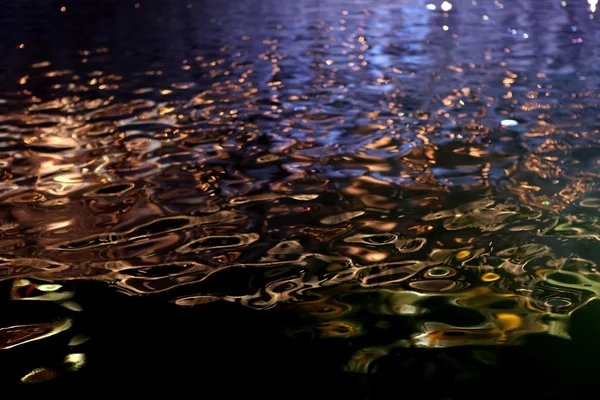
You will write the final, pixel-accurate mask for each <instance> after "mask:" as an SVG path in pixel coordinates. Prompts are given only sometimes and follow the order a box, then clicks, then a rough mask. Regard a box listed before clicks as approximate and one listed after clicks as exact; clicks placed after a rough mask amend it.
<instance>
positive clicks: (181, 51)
mask: <svg viewBox="0 0 600 400" xmlns="http://www.w3.org/2000/svg"><path fill="white" fill-rule="evenodd" d="M5 3H6V4H4V7H3V10H5V11H6V12H5V13H3V14H2V15H1V16H0V22H1V23H2V24H3V27H2V28H0V29H1V30H2V32H3V33H4V37H5V39H3V41H2V43H1V44H0V49H1V50H2V54H3V55H4V56H5V57H3V59H2V60H1V61H0V70H1V71H2V72H3V74H2V77H1V78H0V180H1V181H2V185H1V186H0V195H1V198H0V204H1V207H0V262H1V263H0V276H1V277H2V280H4V281H6V282H7V286H6V288H7V292H6V293H9V292H10V299H11V300H10V302H6V304H5V307H7V308H8V309H12V308H13V307H19V308H18V310H19V318H17V319H18V320H19V321H22V320H27V317H26V316H27V312H21V310H22V309H21V308H20V307H22V306H20V305H19V306H17V305H16V304H17V303H18V304H21V303H23V302H22V301H21V300H35V301H46V302H47V303H48V304H52V305H53V307H54V306H55V307H54V308H51V309H50V308H48V309H46V308H44V309H43V311H41V313H40V314H39V315H38V314H37V313H38V311H35V313H36V317H35V318H32V320H31V321H28V322H26V323H25V322H19V323H18V324H17V323H12V322H10V321H8V319H7V320H5V321H3V325H2V326H1V327H0V349H10V348H13V347H16V346H19V347H25V346H28V343H29V342H31V341H35V340H38V339H44V338H47V337H50V336H54V335H57V336H61V335H66V336H65V338H66V339H64V340H63V342H64V343H62V342H61V343H62V344H61V346H62V347H60V348H61V349H62V350H60V351H59V353H60V357H58V356H56V357H55V360H54V361H53V362H52V363H51V365H37V364H35V361H36V360H35V357H33V356H27V357H28V361H29V358H31V360H30V361H31V365H29V367H28V368H29V370H30V371H21V372H23V373H21V380H22V381H23V382H38V381H46V380H52V379H55V378H56V377H58V376H60V375H63V374H68V373H71V372H74V371H75V370H78V369H80V368H85V365H84V364H85V362H86V357H85V356H84V355H83V353H77V352H75V353H72V354H69V352H70V351H71V350H70V348H71V347H73V346H80V345H81V346H90V347H89V348H90V350H89V351H90V352H92V353H93V352H94V347H93V343H94V334H95V332H94V331H93V330H92V331H91V332H88V333H87V334H86V335H83V336H82V335H81V334H80V333H79V332H78V331H77V329H76V327H77V321H78V319H80V318H83V319H85V317H84V316H85V315H86V307H85V304H83V303H81V302H80V301H78V299H77V296H79V295H80V294H81V292H86V291H87V290H92V289H87V288H86V286H85V284H87V283H94V282H95V283H98V282H100V283H101V284H102V285H103V286H110V287H112V288H113V289H114V290H116V291H118V292H119V293H120V294H119V295H118V296H119V297H120V298H121V297H123V298H125V297H127V296H133V297H142V298H144V299H146V298H148V299H151V300H148V303H147V305H146V306H144V305H143V304H144V303H142V306H141V310H145V311H144V312H149V313H150V311H148V308H149V307H153V304H155V303H154V302H155V301H156V302H158V303H169V304H171V305H173V306H174V307H182V308H189V307H193V308H194V309H196V308H198V309H199V311H198V313H202V311H201V310H202V308H203V307H210V306H212V305H214V304H218V303H227V304H229V303H232V304H230V305H231V308H227V310H229V312H232V313H233V312H234V311H232V310H238V309H240V308H244V307H246V308H250V309H255V310H260V312H261V313H262V314H261V318H265V319H266V320H269V319H270V318H273V319H276V318H280V314H281V313H284V314H285V315H286V316H287V319H285V320H284V321H285V322H283V323H281V324H279V325H278V327H277V328H276V330H277V332H280V333H281V334H282V335H287V336H289V337H291V338H294V340H299V341H311V343H313V342H314V343H319V341H322V340H334V339H335V340H342V341H346V342H347V343H348V347H347V348H346V349H345V350H344V352H345V353H344V356H342V357H340V359H339V360H338V359H336V363H337V364H336V365H335V368H336V369H338V370H341V371H345V373H349V374H352V373H358V374H371V373H376V372H377V371H380V370H386V368H389V365H390V363H393V361H390V360H393V358H394V354H397V352H398V351H400V350H401V349H418V348H448V347H453V346H490V345H492V346H495V345H519V344H522V343H523V340H524V338H526V337H527V336H530V335H539V334H541V335H550V336H554V337H556V338H559V339H561V340H565V341H566V340H571V339H572V338H571V330H570V328H569V326H570V325H569V324H570V320H571V316H572V314H573V313H574V312H575V311H577V310H578V309H581V308H582V307H584V306H586V305H587V304H588V303H590V302H591V301H592V300H594V299H596V298H597V297H598V295H599V294H600V274H599V273H598V271H597V270H596V268H597V263H598V260H599V259H600V253H599V252H598V251H596V250H595V247H596V246H597V245H598V242H597V241H598V240H599V239H600V224H599V223H598V218H599V215H600V214H599V213H598V208H599V207H600V190H599V188H598V176H599V174H600V142H599V140H598V138H599V137H600V131H599V129H600V125H599V124H598V104H599V93H598V72H597V66H598V65H599V63H600V57H599V54H600V47H599V42H598V40H599V34H598V32H600V30H598V26H597V25H598V24H597V22H596V19H595V17H596V15H595V6H594V5H593V4H592V6H591V8H592V9H590V4H588V3H587V2H585V1H583V0H582V1H569V2H568V4H566V3H565V4H566V5H561V3H560V2H558V1H541V0H540V1H536V0H528V1H525V0H522V1H508V0H507V1H505V2H503V3H500V2H495V3H492V2H484V1H479V3H481V4H479V3H478V2H475V1H473V2H471V1H462V0H461V1H458V0H456V1H453V2H451V3H452V4H451V5H452V7H451V9H448V3H444V4H445V5H444V9H447V12H444V11H442V10H441V8H440V7H442V4H441V3H439V4H438V3H437V2H431V3H432V4H434V5H435V6H436V9H435V10H432V9H431V8H433V7H431V6H427V4H428V2H424V1H419V0H404V1H400V2H398V1H388V0H381V1H377V2H368V1H363V0H357V1H353V2H348V3H346V4H344V3H342V2H335V1H333V2H326V3H325V2H320V1H313V0H302V1H298V2H294V3H290V4H286V5H285V6H284V5H283V4H282V3H280V2H279V3H277V2H272V1H267V0H264V1H258V0H250V1H245V2H235V4H234V2H231V4H229V3H227V2H225V3H227V4H221V3H223V2H220V3H219V2H213V1H200V0H198V1H191V2H189V3H181V4H179V3H178V4H175V2H149V3H145V2H144V1H140V2H139V3H134V2H130V3H118V4H117V3H116V2H106V3H103V4H102V5H101V6H99V7H100V9H101V10H103V12H102V13H98V14H97V15H96V14H94V17H92V16H91V15H92V11H91V10H90V8H89V7H90V6H89V4H88V5H86V3H85V2H80V3H75V2H73V3H64V5H57V4H56V3H48V4H38V3H39V2H36V1H26V2H18V3H17V2H14V3H7V2H5ZM592 3H593V2H592ZM61 7H65V9H64V10H62V11H61ZM24 15H25V16H29V17H30V19H29V20H25V18H24ZM156 299H158V300H156ZM94 301H95V302H97V303H102V301H103V300H102V299H101V298H98V299H95V300H94ZM120 301H126V300H120ZM31 304H40V303H37V302H31ZM31 307H32V308H31V309H34V308H35V307H37V306H34V305H31ZM145 307H146V308H145ZM23 310H24V309H23ZM28 310H29V308H28ZM36 310H37V309H36ZM58 310H60V311H58ZM278 313H279V314H278ZM92 315H93V314H92ZM196 315H197V314H194V318H197V316H196ZM199 315H201V314H199ZM63 316H64V317H63ZM88 318H94V317H93V316H91V317H88ZM190 318H191V317H190ZM73 321H74V322H75V328H72V324H73ZM155 322H156V323H157V324H161V322H160V320H157V321H155ZM71 328H72V329H71ZM274 329H275V328H274ZM65 331H68V332H69V334H66V333H65ZM87 335H89V337H91V340H90V341H88V340H87V339H88V336H87ZM61 337H62V336H61ZM42 342H43V340H42ZM67 342H68V343H67ZM21 345H23V346H21ZM197 345H198V346H204V345H205V344H202V343H197ZM158 346H160V345H158ZM15 351H16V350H15ZM477 351H479V352H474V353H473V354H472V355H470V356H469V357H470V358H469V359H470V361H469V362H471V363H475V364H476V365H489V364H494V361H493V357H492V356H493V354H492V356H490V355H489V353H485V351H488V350H485V351H483V350H481V351H480V350H477ZM428 354H429V353H428ZM65 357H66V358H65ZM490 357H492V358H490ZM490 360H492V361H490ZM315 362H318V361H315ZM439 364H440V362H433V364H431V365H439ZM442 364H443V362H442ZM386 366H388V367H386ZM34 368H36V369H34ZM40 368H43V369H40ZM407 368H408V367H407ZM419 368H423V370H424V371H430V370H428V369H427V368H430V367H418V368H417V370H420V369H419ZM431 368H436V367H431ZM465 368H466V367H465ZM477 368H478V367H473V370H477ZM25 372H28V373H27V374H25ZM415 374H416V372H415ZM424 374H425V375H424V376H429V375H427V374H430V375H431V374H434V373H433V372H431V371H430V372H424Z"/></svg>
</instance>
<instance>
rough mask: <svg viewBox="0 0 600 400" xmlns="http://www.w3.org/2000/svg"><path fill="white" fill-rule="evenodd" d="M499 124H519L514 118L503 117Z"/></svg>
mask: <svg viewBox="0 0 600 400" xmlns="http://www.w3.org/2000/svg"><path fill="white" fill-rule="evenodd" d="M500 125H502V126H517V125H519V123H518V122H517V121H515V120H514V119H503V120H502V121H500Z"/></svg>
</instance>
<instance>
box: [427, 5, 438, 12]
mask: <svg viewBox="0 0 600 400" xmlns="http://www.w3.org/2000/svg"><path fill="white" fill-rule="evenodd" d="M425 7H427V9H428V10H431V11H434V10H435V9H436V7H435V4H427V5H426V6H425Z"/></svg>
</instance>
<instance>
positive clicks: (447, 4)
mask: <svg viewBox="0 0 600 400" xmlns="http://www.w3.org/2000/svg"><path fill="white" fill-rule="evenodd" d="M441 9H442V11H450V10H452V3H450V2H449V1H444V2H443V3H442V5H441Z"/></svg>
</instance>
